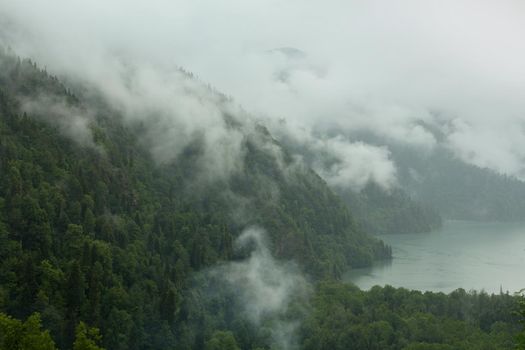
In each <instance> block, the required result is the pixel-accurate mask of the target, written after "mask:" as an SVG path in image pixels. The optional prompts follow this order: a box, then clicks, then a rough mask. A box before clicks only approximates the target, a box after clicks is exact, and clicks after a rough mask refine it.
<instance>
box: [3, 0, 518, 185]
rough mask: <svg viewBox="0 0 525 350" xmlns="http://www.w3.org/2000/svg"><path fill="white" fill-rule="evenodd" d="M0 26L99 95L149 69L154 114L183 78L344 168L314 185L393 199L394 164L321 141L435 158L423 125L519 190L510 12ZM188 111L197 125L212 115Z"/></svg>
mask: <svg viewBox="0 0 525 350" xmlns="http://www.w3.org/2000/svg"><path fill="white" fill-rule="evenodd" d="M0 25H1V26H2V31H1V37H2V39H3V41H4V42H5V43H8V44H9V45H10V46H11V47H13V48H14V49H15V51H17V52H18V53H19V54H22V55H28V56H31V57H33V58H35V59H36V60H37V61H38V62H39V63H40V64H42V65H45V66H47V67H48V70H52V71H53V72H58V73H64V74H74V75H76V76H79V77H81V78H83V79H86V80H88V81H98V82H99V84H101V85H104V83H105V81H104V79H106V78H107V77H109V78H108V80H109V81H110V82H114V81H116V80H113V79H111V76H112V75H114V74H112V73H111V71H112V70H115V69H117V70H118V69H120V68H121V67H122V65H123V62H133V64H135V65H137V66H139V67H155V70H154V71H156V72H157V73H154V74H153V73H152V74H151V76H146V77H145V78H144V76H143V75H144V74H142V75H139V77H141V78H140V79H137V81H139V82H140V84H138V86H139V87H140V88H139V89H137V91H139V92H140V93H141V94H144V95H148V96H149V97H148V100H149V101H153V102H154V103H159V101H165V100H169V99H170V98H169V96H158V93H157V91H158V90H155V88H154V87H152V86H150V85H148V84H149V83H151V84H157V83H158V82H159V81H160V80H161V79H159V78H158V77H159V76H162V73H158V72H162V71H163V70H170V69H172V68H173V67H174V66H181V67H184V68H185V69H186V70H188V71H191V72H194V73H195V74H197V76H198V77H199V78H200V79H201V80H202V81H204V82H206V83H210V84H211V85H212V86H214V87H216V88H217V89H218V90H220V91H223V92H225V93H226V94H228V95H231V96H233V97H234V99H235V101H236V102H235V103H239V104H241V105H242V106H243V108H245V109H246V110H248V111H249V112H250V113H252V114H253V115H255V116H257V117H258V118H263V119H264V118H267V119H269V120H279V119H284V120H285V121H286V124H285V125H287V128H288V129H289V130H288V131H287V132H288V133H290V134H293V136H294V137H295V138H302V140H303V142H305V143H311V142H314V143H315V144H317V146H316V147H317V148H322V151H323V152H331V151H333V152H332V155H333V156H335V157H338V158H339V159H340V164H341V165H340V167H336V168H333V169H319V172H320V173H321V174H322V175H323V176H324V177H325V178H326V179H327V181H329V182H332V183H335V184H336V185H337V184H340V183H346V182H348V183H349V184H351V185H353V186H359V185H360V184H361V183H362V179H363V176H364V177H365V178H366V177H370V178H373V179H376V181H378V182H380V183H381V184H383V185H385V186H389V185H390V184H393V183H395V176H396V172H395V164H393V163H392V160H391V159H390V157H389V153H388V150H387V149H385V148H383V147H373V146H369V145H366V144H362V143H356V142H354V141H353V140H351V139H348V138H346V137H345V136H343V135H337V136H335V137H334V136H333V135H322V134H320V133H319V132H318V130H322V129H323V128H324V127H332V128H333V127H336V128H338V129H339V130H341V131H343V132H344V131H354V130H372V131H373V132H374V133H376V134H378V135H380V136H382V137H384V138H386V139H388V140H391V141H394V142H400V143H405V144H407V145H409V146H413V147H417V148H418V149H421V150H426V151H428V150H432V149H433V148H434V147H435V146H436V144H437V143H438V141H437V140H436V139H435V138H434V136H433V135H432V134H431V133H430V132H429V131H428V130H426V129H425V128H424V127H422V126H421V124H420V123H419V121H425V122H426V123H427V124H428V125H434V126H435V127H437V128H439V129H440V130H441V131H442V132H443V133H444V135H445V139H444V140H443V141H442V142H443V146H444V147H447V148H449V149H451V150H452V151H453V152H454V153H455V154H456V155H457V156H458V157H460V158H461V159H463V160H464V161H466V162H469V163H472V164H476V165H479V166H484V167H489V168H491V169H494V170H496V171H498V172H502V173H507V174H511V175H516V176H518V177H520V178H522V179H523V178H525V114H524V112H525V65H524V64H523V62H525V41H524V40H523V36H524V34H525V3H523V2H521V1H518V0H516V1H512V0H499V1H489V0H475V1H474V0H439V1H438V0H435V1H432V0H428V1H426V0H423V1H421V0H394V1H384V0H383V1H380V0H366V1H365V0H362V1H357V0H350V1H339V0H325V1H313V0H287V1H277V0H265V1H263V0H252V1H245V0H219V1H204V0H196V1H178V0H176V1H167V0H159V1H124V0H112V1H104V0H92V1H75V0H73V1H71V0H70V1H66V0H54V1H52V2H42V1H37V0H33V1H25V0H0ZM281 48H288V49H281ZM292 49H293V50H292ZM294 53H295V54H294ZM297 53H298V54H297ZM126 64H127V63H126ZM140 71H141V72H144V71H146V72H150V73H151V70H144V69H142V70H140ZM151 77H153V78H151ZM145 81H146V82H148V84H143V83H144V82H145ZM149 88H151V90H147V89H149ZM105 91H106V92H108V93H112V94H113V95H115V94H116V91H117V92H118V88H117V87H115V86H109V87H108V86H106V90H105ZM117 95H118V94H117ZM121 95H122V94H120V95H119V96H121ZM179 96H180V94H179ZM121 97H122V96H121ZM128 97H129V96H127V97H126V98H128ZM194 107H195V106H190V107H188V108H190V110H191V111H192V112H191V113H190V114H192V113H193V115H194V117H195V115H200V113H208V112H210V110H209V108H207V107H202V106H199V107H198V109H199V110H198V111H197V112H195V111H194ZM195 108H197V107H195ZM185 111H187V109H186V110H185ZM214 113H215V111H213V110H212V111H211V114H212V115H213V114H214ZM197 119H199V118H197ZM199 120H200V122H199V123H194V122H193V121H192V122H191V123H190V124H188V123H186V124H185V125H187V127H188V128H189V129H191V130H193V131H195V130H196V129H198V128H207V126H208V125H212V129H214V130H215V132H213V133H211V134H210V135H211V136H209V137H208V139H209V140H210V144H213V143H214V142H216V140H217V139H218V140H222V141H224V140H229V139H230V135H226V136H225V135H223V133H222V125H217V123H216V122H213V121H211V120H212V118H211V117H208V118H200V119H199ZM210 123H211V124H210ZM269 124H270V125H274V126H275V125H281V127H282V125H283V124H282V123H281V124H279V123H276V124H272V123H271V122H269ZM188 125H189V126H188ZM298 130H300V132H297V131H298ZM237 136H238V137H241V136H240V135H237ZM230 143H231V145H230V146H228V147H230V148H231V149H233V150H234V153H235V152H237V153H238V152H241V151H240V150H238V149H237V148H238V146H237V144H235V143H232V142H230ZM345 143H346V145H344V144H345ZM345 150H347V151H345ZM226 153H227V152H226ZM356 154H358V156H357V157H356ZM366 157H369V158H366ZM367 159H370V161H367ZM235 166H237V164H236V163H235V161H233V160H232V163H231V167H235ZM349 170H351V171H349ZM225 171H226V170H225ZM323 171H324V173H323ZM363 174H364V175H363Z"/></svg>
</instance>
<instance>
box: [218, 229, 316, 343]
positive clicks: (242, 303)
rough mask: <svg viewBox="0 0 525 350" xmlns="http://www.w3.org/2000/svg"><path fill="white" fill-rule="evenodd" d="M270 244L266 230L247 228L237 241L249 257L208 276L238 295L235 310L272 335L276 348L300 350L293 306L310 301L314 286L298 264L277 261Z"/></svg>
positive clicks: (230, 263) (222, 267)
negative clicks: (308, 298)
mask: <svg viewBox="0 0 525 350" xmlns="http://www.w3.org/2000/svg"><path fill="white" fill-rule="evenodd" d="M268 244H269V243H268V241H267V238H266V232H265V231H264V230H263V229H262V228H259V227H250V228H247V229H246V230H244V232H243V233H242V234H241V235H240V236H239V237H238V238H237V240H236V241H235V248H236V249H237V251H241V250H243V251H244V250H246V249H251V252H250V253H249V256H248V257H247V258H246V259H245V260H242V261H233V262H228V263H226V264H223V265H220V266H218V267H215V268H213V269H212V270H210V271H208V274H209V275H210V276H211V277H214V278H215V279H218V280H219V281H220V283H224V284H225V286H226V289H227V290H229V291H230V292H231V293H232V294H233V295H234V301H235V302H234V305H235V306H234V307H235V308H237V309H238V311H239V312H240V313H241V314H242V316H243V318H244V319H245V320H247V321H248V322H249V323H250V324H251V325H252V326H255V327H256V328H257V329H264V330H265V331H267V332H268V333H269V334H270V337H271V342H272V344H271V345H272V347H275V348H277V349H284V350H288V349H296V348H297V344H296V339H295V333H296V330H297V328H298V326H299V324H300V323H299V318H298V317H294V316H293V315H292V314H293V313H294V312H293V311H292V310H291V305H292V304H293V303H294V301H298V300H303V301H304V300H305V299H307V297H308V294H309V288H310V286H309V283H308V282H307V280H306V278H305V277H304V276H303V275H302V274H301V272H300V271H299V269H298V268H297V267H296V266H295V265H294V264H292V263H289V262H281V261H277V260H276V259H274V258H273V256H272V254H271V252H270V249H269V245H268Z"/></svg>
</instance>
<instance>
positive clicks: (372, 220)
mask: <svg viewBox="0 0 525 350" xmlns="http://www.w3.org/2000/svg"><path fill="white" fill-rule="evenodd" d="M339 194H340V195H341V198H342V199H343V200H344V201H345V203H346V204H347V205H348V207H349V208H350V210H351V211H352V213H353V214H354V216H355V218H356V221H357V222H358V223H359V224H360V225H361V227H362V228H363V229H364V230H365V231H366V232H370V233H373V234H389V233H420V232H430V231H432V230H434V229H438V228H440V227H441V226H442V219H441V216H440V215H439V213H438V212H437V211H436V210H435V209H433V208H432V207H430V206H428V205H425V204H424V203H422V202H418V201H416V200H414V199H412V198H411V197H410V196H409V195H408V194H407V193H406V192H405V191H404V190H403V189H401V188H392V189H390V190H385V189H383V188H381V186H379V185H377V184H375V183H374V182H370V183H368V184H367V185H366V186H365V187H364V188H363V189H362V190H361V191H359V192H358V193H356V192H353V191H350V190H339Z"/></svg>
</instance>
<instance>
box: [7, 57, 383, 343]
mask: <svg viewBox="0 0 525 350" xmlns="http://www.w3.org/2000/svg"><path fill="white" fill-rule="evenodd" d="M0 62H1V69H0V311H3V312H7V313H8V314H10V315H13V316H15V317H17V318H25V317H27V316H28V315H29V314H31V313H32V312H34V311H39V312H40V313H41V315H42V320H43V324H44V325H45V327H46V328H48V329H50V331H51V334H52V336H53V338H54V339H55V340H56V341H57V343H58V344H59V346H60V347H62V348H67V347H69V346H70V344H71V343H72V340H73V339H72V337H73V334H74V331H73V329H74V327H75V325H77V324H78V322H79V321H81V320H82V321H85V322H87V323H88V324H89V325H91V326H95V327H98V328H100V329H101V331H102V335H103V344H104V345H105V346H106V347H107V348H109V349H145V348H148V349H160V348H165V347H166V346H168V345H169V344H170V339H172V338H173V337H175V336H176V334H177V333H178V332H181V329H182V328H184V324H185V319H186V318H188V317H191V315H188V314H186V313H184V312H180V310H181V309H183V308H184V305H185V302H186V301H185V299H184V297H183V295H184V293H185V290H186V289H187V287H188V281H189V277H190V276H192V274H193V273H194V272H195V271H199V270H201V269H203V268H205V267H207V266H211V265H212V264H215V263H217V262H219V261H225V260H230V259H233V258H238V257H236V256H234V252H233V251H234V249H233V241H234V239H235V237H237V236H238V235H239V234H240V232H241V231H242V230H243V229H244V228H245V227H247V226H251V225H258V226H261V227H263V228H264V229H266V230H267V232H268V236H269V237H270V243H271V251H272V253H273V254H274V255H275V256H277V257H278V258H281V259H294V260H296V261H297V262H299V264H300V266H301V267H302V268H303V269H305V270H307V271H308V272H309V273H310V274H311V275H313V276H315V277H327V276H332V277H336V278H337V277H338V276H339V274H340V273H341V272H342V271H344V270H345V269H347V268H349V267H351V266H366V265H369V264H370V263H371V262H372V261H373V260H374V259H378V258H388V257H389V256H390V250H389V248H388V247H386V246H385V245H384V244H383V243H382V242H380V241H377V240H375V239H373V238H371V237H369V236H368V235H366V234H365V233H363V232H361V231H360V230H358V229H357V228H356V225H355V223H354V220H353V219H352V217H351V215H350V213H349V212H348V209H347V207H346V206H345V205H344V204H343V203H342V202H341V200H340V199H339V198H338V197H337V196H336V195H334V194H333V193H332V191H331V190H330V189H328V188H327V186H326V184H325V183H324V182H323V181H322V180H321V179H320V178H319V177H318V176H317V175H316V174H315V173H314V172H313V171H311V170H310V169H308V168H306V167H304V166H302V165H301V164H298V163H296V162H295V161H294V159H293V158H292V157H290V156H289V155H288V154H287V152H286V150H284V149H283V148H282V147H281V146H280V145H279V144H277V143H276V142H275V141H274V140H273V139H272V137H271V135H269V133H268V132H267V131H266V130H265V129H264V127H262V126H256V127H254V128H252V129H249V130H250V132H247V133H245V134H244V138H243V143H242V145H243V155H244V156H243V166H242V168H240V170H239V171H238V172H235V173H232V174H231V176H228V177H222V178H217V179H212V180H210V179H207V180H205V181H204V180H202V177H203V176H202V173H203V170H202V168H201V167H200V166H199V165H200V164H201V161H202V159H201V156H202V152H203V150H202V148H203V145H202V142H201V140H200V139H199V138H198V137H196V138H195V140H194V141H193V142H191V144H190V145H189V146H188V147H186V148H185V150H184V151H183V152H182V153H181V154H180V155H179V156H178V157H176V158H175V159H174V160H172V161H169V162H159V161H157V160H155V159H154V158H153V157H152V155H151V154H150V152H149V151H148V150H147V148H146V147H145V146H144V141H143V140H142V139H141V138H140V136H141V133H142V132H143V130H144V128H145V127H147V126H144V125H143V123H142V124H141V122H137V123H135V124H133V123H127V122H125V121H124V120H125V118H123V116H122V114H121V112H118V111H116V110H114V109H112V108H111V107H109V105H108V104H107V103H105V102H104V100H103V98H100V97H98V98H94V97H92V96H93V95H96V94H86V96H88V95H89V96H90V97H89V98H87V97H86V98H83V97H79V96H77V95H74V94H73V93H71V92H70V91H69V90H68V89H67V88H65V87H64V86H63V85H62V84H61V83H60V81H59V80H58V79H57V78H55V77H53V76H50V75H49V74H47V73H46V72H45V71H43V70H41V69H39V68H38V67H37V66H36V65H35V64H34V63H32V62H30V61H28V60H22V61H21V60H20V59H18V58H16V57H14V56H12V55H9V54H2V57H1V59H0ZM188 79H191V77H189V76H188ZM88 89H89V88H88V87H86V90H88ZM86 90H83V93H85V92H86ZM209 93H210V94H212V93H214V92H213V91H209ZM28 101H29V103H30V107H31V108H28V107H27V106H28ZM35 101H37V102H38V101H40V102H39V103H41V101H52V107H53V108H49V104H48V105H46V106H44V105H43V104H40V105H36V107H35V106H34V105H31V103H33V102H35ZM57 106H59V107H60V108H58V107H57ZM76 113H80V114H81V113H89V114H90V115H91V118H90V119H89V120H88V128H89V130H90V132H91V133H92V135H93V139H92V140H90V139H86V137H85V136H86V135H84V134H82V133H79V132H78V130H79V128H77V127H76V126H77V124H78V123H79V122H83V121H82V120H78V119H75V115H76ZM223 117H224V118H231V116H228V115H227V114H224V115H223ZM239 123H242V121H241V122H239V121H237V120H233V119H232V121H231V122H229V125H230V127H231V128H240V126H239ZM242 130H245V129H242ZM276 150H277V151H278V152H276ZM211 175H213V174H211ZM181 327H182V328H181Z"/></svg>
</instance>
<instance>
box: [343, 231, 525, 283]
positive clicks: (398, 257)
mask: <svg viewBox="0 0 525 350" xmlns="http://www.w3.org/2000/svg"><path fill="white" fill-rule="evenodd" d="M380 238H381V239H383V240H384V241H385V242H386V243H388V244H390V245H391V246H392V255H393V257H394V259H393V260H392V261H388V262H381V263H377V264H375V265H374V266H373V267H370V268H364V269H354V270H351V271H349V272H348V273H346V274H345V276H344V278H345V280H347V281H351V282H353V283H355V284H356V285H357V286H359V287H360V288H362V289H369V288H370V287H372V286H374V285H381V286H383V285H385V284H389V285H392V286H395V287H405V288H408V289H417V290H422V291H427V290H429V291H440V292H451V291H453V290H455V289H457V288H464V289H466V290H471V289H476V290H478V291H479V290H482V289H483V290H485V291H487V292H489V293H498V292H499V291H500V288H502V290H503V291H507V290H508V291H510V292H511V293H512V292H516V291H519V290H521V289H523V288H525V223H479V222H466V221H447V222H445V224H444V225H443V228H442V229H441V230H438V231H434V232H431V233H423V234H421V233H419V234H394V235H382V236H380Z"/></svg>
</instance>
